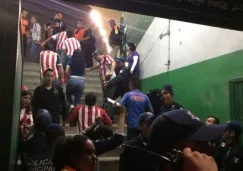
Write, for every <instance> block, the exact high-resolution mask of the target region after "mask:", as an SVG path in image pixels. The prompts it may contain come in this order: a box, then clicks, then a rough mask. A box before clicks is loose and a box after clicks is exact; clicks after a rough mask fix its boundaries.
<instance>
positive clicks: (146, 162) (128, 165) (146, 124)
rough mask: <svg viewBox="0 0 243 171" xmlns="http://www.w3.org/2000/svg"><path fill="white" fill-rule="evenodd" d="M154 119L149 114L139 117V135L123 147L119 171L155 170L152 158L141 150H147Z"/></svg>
mask: <svg viewBox="0 0 243 171" xmlns="http://www.w3.org/2000/svg"><path fill="white" fill-rule="evenodd" d="M155 118H156V117H155V115H154V114H152V113H150V112H146V113H143V114H141V115H140V117H139V125H138V129H139V130H140V132H141V133H140V135H139V136H138V137H136V138H134V139H133V140H131V141H128V142H127V144H125V145H124V146H125V147H124V150H123V152H122V153H121V155H120V164H119V171H134V170H139V171H148V170H149V171H155V170H156V162H155V160H154V156H150V155H149V153H147V152H146V151H143V150H142V149H145V150H147V149H148V148H147V146H148V133H149V129H150V126H151V125H152V123H153V121H154V120H155Z"/></svg>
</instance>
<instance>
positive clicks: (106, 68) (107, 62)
mask: <svg viewBox="0 0 243 171" xmlns="http://www.w3.org/2000/svg"><path fill="white" fill-rule="evenodd" d="M113 61H114V59H112V57H110V56H109V55H104V56H103V58H102V59H101V61H100V62H99V63H98V65H99V67H100V79H101V81H103V82H105V78H106V75H107V74H108V73H109V72H110V69H111V63H112V62H113ZM115 76H116V73H115V72H114V73H113V75H112V77H111V78H114V77H115Z"/></svg>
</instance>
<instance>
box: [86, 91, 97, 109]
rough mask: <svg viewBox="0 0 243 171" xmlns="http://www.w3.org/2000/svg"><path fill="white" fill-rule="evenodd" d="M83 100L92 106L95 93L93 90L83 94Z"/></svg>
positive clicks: (94, 101)
mask: <svg viewBox="0 0 243 171" xmlns="http://www.w3.org/2000/svg"><path fill="white" fill-rule="evenodd" d="M84 100H85V104H86V105H88V106H94V105H95V103H96V95H95V94H94V93H93V92H90V93H88V94H87V95H86V96H85V99H84Z"/></svg>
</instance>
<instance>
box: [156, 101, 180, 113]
mask: <svg viewBox="0 0 243 171" xmlns="http://www.w3.org/2000/svg"><path fill="white" fill-rule="evenodd" d="M182 108H183V106H182V105H180V104H179V103H175V102H174V103H173V104H172V105H166V104H164V105H163V106H162V107H161V109H160V114H163V113H165V112H169V111H171V110H175V109H182Z"/></svg>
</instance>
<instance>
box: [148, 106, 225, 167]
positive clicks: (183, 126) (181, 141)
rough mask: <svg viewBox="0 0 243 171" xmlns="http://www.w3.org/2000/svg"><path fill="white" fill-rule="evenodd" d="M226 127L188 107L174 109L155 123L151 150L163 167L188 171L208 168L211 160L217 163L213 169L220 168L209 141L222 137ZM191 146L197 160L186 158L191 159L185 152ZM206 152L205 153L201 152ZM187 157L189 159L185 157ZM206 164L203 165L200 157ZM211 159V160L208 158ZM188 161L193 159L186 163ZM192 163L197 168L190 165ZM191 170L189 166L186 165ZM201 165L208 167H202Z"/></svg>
mask: <svg viewBox="0 0 243 171" xmlns="http://www.w3.org/2000/svg"><path fill="white" fill-rule="evenodd" d="M225 129H226V127H225V126H219V125H206V124H205V123H203V122H202V121H200V120H199V118H197V117H196V116H195V115H193V114H192V113H191V112H189V111H186V110H181V109H179V110H173V111H170V112H166V113H164V114H163V115H160V116H159V117H158V118H157V119H156V120H155V121H154V123H153V124H152V127H151V130H150V133H149V149H150V150H151V152H150V153H151V154H153V155H154V156H157V165H158V168H159V170H161V171H164V170H172V171H181V170H183V167H184V170H185V171H188V170H191V169H192V168H195V169H194V171H195V170H207V169H209V168H207V165H208V164H205V162H210V161H211V164H212V165H213V166H212V167H211V168H210V169H209V170H211V169H212V170H215V169H216V170H217V167H216V166H215V162H214V161H213V159H212V158H211V157H208V156H206V154H207V155H211V154H212V148H211V146H210V145H209V143H208V141H212V140H215V139H218V138H220V137H221V136H222V135H223V133H224V131H225ZM187 147H189V148H190V149H191V150H192V151H193V152H192V154H190V153H191V152H190V151H187V152H188V153H189V154H190V155H189V156H191V155H192V156H191V157H192V158H194V157H196V158H197V157H199V156H200V155H202V156H201V157H199V158H198V159H197V160H198V161H197V162H196V163H195V162H193V159H191V161H187V160H184V159H185V158H186V159H187V157H186V156H187V153H184V154H183V149H185V148H187ZM200 153H205V154H200ZM184 157H185V158H184ZM200 158H205V162H204V160H202V161H201V162H202V164H199V163H198V162H199V159H200ZM207 160H208V161H207ZM185 162H189V163H187V164H185ZM190 163H191V164H192V165H194V166H195V167H192V166H190ZM186 166H188V167H187V169H185V167H186ZM200 166H202V167H204V166H205V167H206V169H200Z"/></svg>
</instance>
